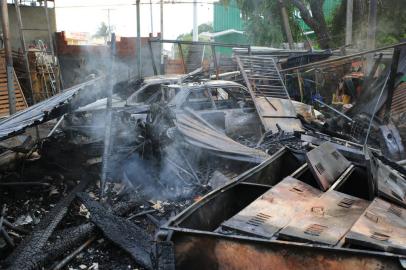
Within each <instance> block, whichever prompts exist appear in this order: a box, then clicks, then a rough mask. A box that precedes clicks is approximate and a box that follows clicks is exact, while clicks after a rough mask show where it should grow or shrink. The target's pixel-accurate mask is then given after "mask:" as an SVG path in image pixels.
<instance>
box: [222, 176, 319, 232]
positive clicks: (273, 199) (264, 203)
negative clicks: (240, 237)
mask: <svg viewBox="0 0 406 270" xmlns="http://www.w3.org/2000/svg"><path fill="white" fill-rule="evenodd" d="M321 193H322V192H321V191H320V190H318V189H315V188H313V187H312V186H310V185H308V184H306V183H304V182H302V181H300V180H297V179H295V178H293V177H286V178H285V179H284V180H283V181H281V182H279V183H278V184H277V185H276V186H274V187H272V188H271V189H270V190H269V191H267V192H266V193H265V194H263V195H262V196H261V197H259V198H258V199H257V200H255V201H254V202H252V203H251V204H250V205H248V206H247V207H246V208H245V209H243V210H242V211H241V212H239V213H238V214H237V215H235V216H234V217H232V218H231V219H229V220H227V221H226V222H224V223H223V224H222V226H223V227H226V228H228V229H235V230H237V231H240V232H244V233H247V234H250V235H255V236H259V237H265V238H271V237H272V236H273V235H274V234H275V233H277V232H278V231H279V230H280V229H281V228H283V227H285V226H286V225H287V224H288V223H289V221H290V220H291V219H292V218H294V217H295V216H296V215H297V214H298V213H300V212H301V211H302V210H303V209H304V206H305V204H306V203H307V202H309V201H310V200H312V199H314V198H317V197H319V196H320V195H321ZM292 202H295V203H292Z"/></svg>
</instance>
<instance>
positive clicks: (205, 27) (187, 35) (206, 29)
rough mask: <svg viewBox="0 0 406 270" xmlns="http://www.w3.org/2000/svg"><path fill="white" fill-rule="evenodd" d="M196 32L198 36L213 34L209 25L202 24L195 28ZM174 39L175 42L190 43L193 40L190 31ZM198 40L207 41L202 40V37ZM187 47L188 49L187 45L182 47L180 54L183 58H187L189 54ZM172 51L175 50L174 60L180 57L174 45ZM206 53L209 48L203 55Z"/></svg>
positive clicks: (211, 26)
mask: <svg viewBox="0 0 406 270" xmlns="http://www.w3.org/2000/svg"><path fill="white" fill-rule="evenodd" d="M197 32H198V33H199V34H200V33H204V32H209V33H212V32H213V25H212V24H211V23H202V24H200V25H199V26H198V27H197ZM176 39H177V40H183V41H192V39H193V30H192V31H190V32H189V33H185V34H181V35H179V36H178V37H177V38H176ZM199 40H205V41H207V39H205V38H202V37H199ZM175 46H176V47H175ZM189 47H190V46H189V45H182V52H183V55H184V56H185V57H187V55H188V54H189ZM173 49H174V50H175V58H179V57H180V52H179V50H178V47H177V45H176V44H174V47H173ZM208 52H209V48H206V51H205V53H208Z"/></svg>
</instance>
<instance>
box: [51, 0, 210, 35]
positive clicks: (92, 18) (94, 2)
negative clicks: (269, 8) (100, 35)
mask: <svg viewBox="0 0 406 270" xmlns="http://www.w3.org/2000/svg"><path fill="white" fill-rule="evenodd" d="M151 1H152V18H153V25H152V26H153V32H154V36H156V35H157V32H160V6H159V0H151ZM165 1H166V2H170V3H167V4H164V38H165V39H176V38H177V37H178V36H179V35H180V34H183V33H187V32H190V31H191V30H192V28H193V4H192V3H191V2H193V0H169V1H168V0H165ZM197 1H198V16H197V17H198V24H201V23H207V22H212V21H213V4H212V3H213V1H214V0H197ZM55 2H56V6H55V7H56V24H57V30H58V31H66V32H89V33H91V34H94V33H95V32H96V31H97V28H98V27H99V26H100V24H101V22H105V23H106V24H107V23H108V9H110V24H111V25H112V26H113V27H114V29H115V32H116V34H117V35H118V36H136V34H137V18H136V6H135V5H134V3H135V0H110V1H108V0H57V1H55ZM179 2H183V3H179ZM184 2H187V3H184ZM149 3H150V0H141V9H140V13H141V36H148V35H149V33H150V32H151V12H150V4H149Z"/></svg>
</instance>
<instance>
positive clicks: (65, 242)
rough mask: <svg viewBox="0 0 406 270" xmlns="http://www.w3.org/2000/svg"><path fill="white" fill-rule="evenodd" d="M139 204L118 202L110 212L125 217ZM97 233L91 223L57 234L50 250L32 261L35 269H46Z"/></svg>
mask: <svg viewBox="0 0 406 270" xmlns="http://www.w3.org/2000/svg"><path fill="white" fill-rule="evenodd" d="M138 203H139V202H138V199H137V200H133V199H131V200H129V201H126V202H118V203H117V204H116V205H114V207H113V208H112V209H111V210H110V211H111V212H113V213H115V214H117V215H124V214H125V213H127V212H128V211H131V210H132V209H134V208H135V207H136V206H137V205H138ZM97 232H98V231H97V227H96V226H95V225H94V224H93V223H90V222H89V223H84V224H81V225H79V226H75V227H72V228H68V229H65V230H63V231H61V232H59V233H55V234H57V235H58V236H59V238H58V239H57V240H56V241H55V242H53V243H52V245H50V246H49V247H48V248H44V249H43V251H42V252H41V253H37V254H36V255H35V256H34V257H33V258H32V260H31V261H32V264H33V266H34V267H33V268H34V269H39V268H41V267H44V266H45V265H46V264H47V263H49V262H51V261H54V260H56V259H57V258H59V257H61V256H62V255H63V254H65V253H66V252H67V251H69V250H71V249H73V248H74V247H77V246H78V245H79V244H81V243H83V242H85V241H86V240H88V239H89V238H91V237H92V236H95V235H96V234H97Z"/></svg>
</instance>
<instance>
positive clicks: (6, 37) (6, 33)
mask: <svg viewBox="0 0 406 270" xmlns="http://www.w3.org/2000/svg"><path fill="white" fill-rule="evenodd" d="M1 18H2V20H1V23H2V27H3V41H4V51H5V58H6V70H7V91H8V106H9V107H8V108H9V111H10V115H12V114H14V113H16V97H15V91H14V72H13V56H12V54H11V44H10V28H9V20H8V7H7V0H1Z"/></svg>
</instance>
